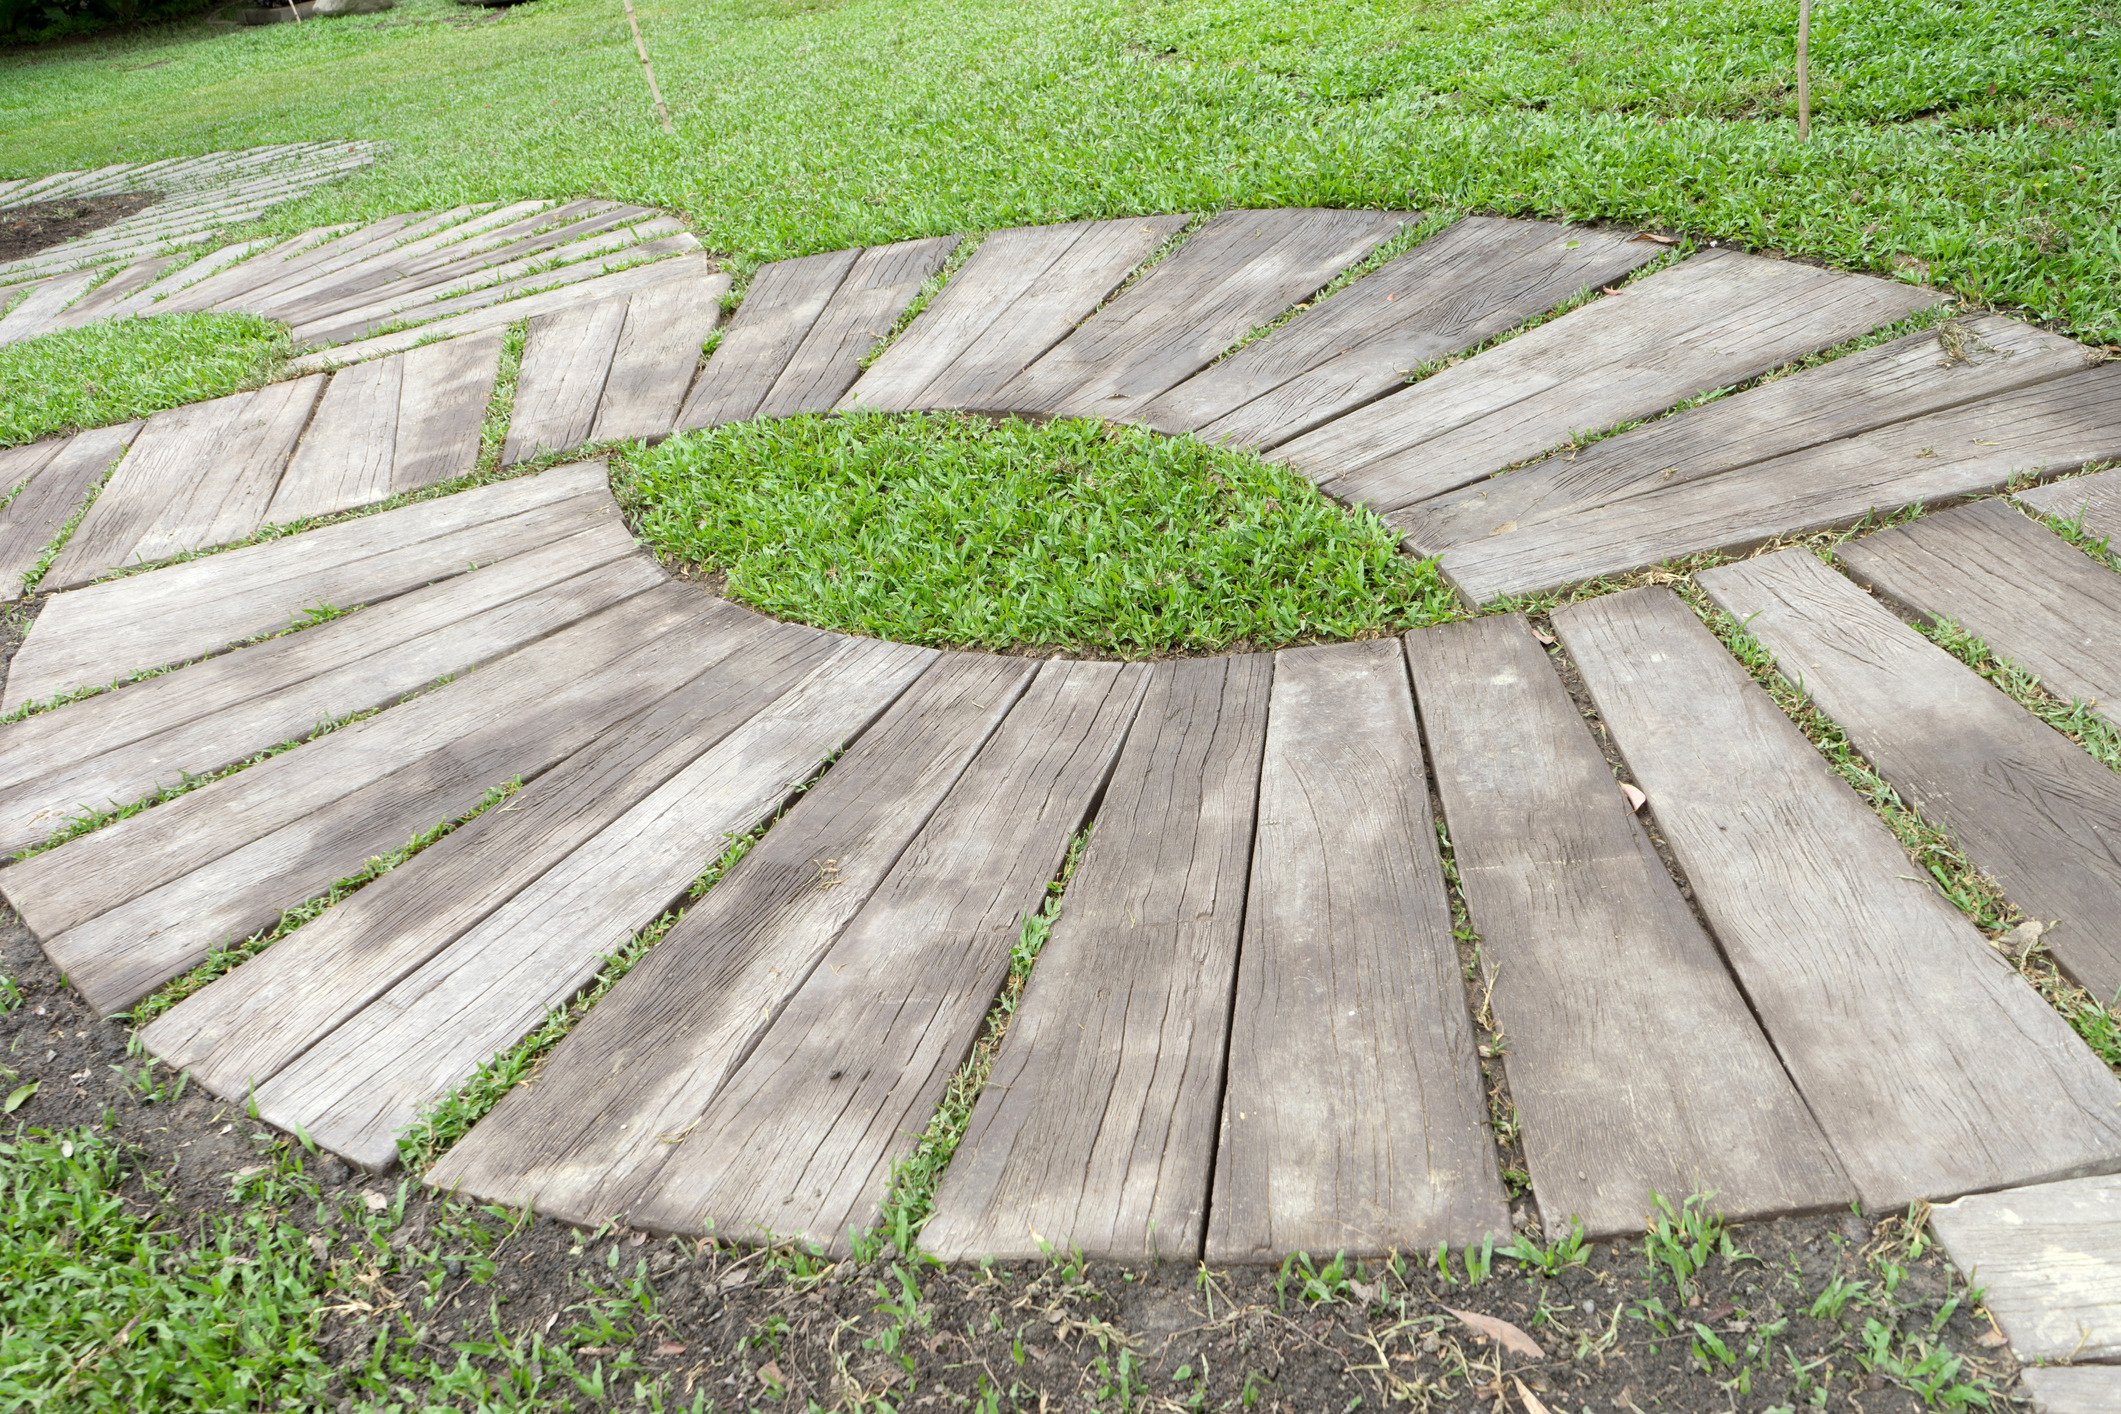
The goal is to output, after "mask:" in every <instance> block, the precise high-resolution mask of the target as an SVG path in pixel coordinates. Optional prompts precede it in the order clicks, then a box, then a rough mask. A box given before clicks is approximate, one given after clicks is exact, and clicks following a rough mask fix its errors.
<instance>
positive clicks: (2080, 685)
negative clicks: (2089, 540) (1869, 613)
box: [1836, 501, 2121, 720]
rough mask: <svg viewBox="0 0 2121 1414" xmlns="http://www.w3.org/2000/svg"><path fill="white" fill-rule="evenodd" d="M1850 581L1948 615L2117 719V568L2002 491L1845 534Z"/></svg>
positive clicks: (2059, 690)
mask: <svg viewBox="0 0 2121 1414" xmlns="http://www.w3.org/2000/svg"><path fill="white" fill-rule="evenodd" d="M1836 553H1837V555H1838V556H1839V558H1840V560H1841V563H1842V564H1843V565H1845V566H1847V567H1848V570H1849V573H1851V574H1853V575H1854V576H1855V577H1856V578H1857V579H1858V580H1859V581H1860V582H1862V583H1864V584H1866V585H1868V586H1869V587H1870V588H1871V589H1872V590H1873V591H1874V592H1877V593H1880V594H1883V595H1884V596H1885V597H1886V598H1887V599H1890V600H1892V601H1894V602H1895V603H1898V604H1902V605H1905V606H1907V607H1908V608H1909V609H1912V610H1913V611H1915V613H1917V614H1918V615H1921V616H1924V617H1927V618H1929V619H1930V620H1932V621H1944V620H1950V621H1953V622H1956V623H1957V624H1958V625H1959V626H1960V627H1961V628H1963V629H1965V630H1966V631H1967V632H1968V633H1971V634H1973V635H1974V636H1975V637H1977V638H1979V639H1981V640H1982V641H1983V642H1985V643H1986V644H1988V646H1989V648H1990V649H1991V650H1993V651H1994V652H1995V653H1996V654H1997V656H1999V657H2002V658H2006V659H2009V660H2010V661H2011V662H2013V663H2016V664H2017V665H2018V666H2020V667H2022V668H2025V669H2027V670H2028V671H2030V672H2032V673H2033V674H2035V675H2036V676H2038V677H2039V678H2040V680H2041V682H2042V683H2043V684H2044V685H2045V686H2046V687H2047V689H2048V690H2049V691H2050V692H2053V693H2055V694H2056V695H2057V696H2059V697H2062V698H2066V699H2073V700H2077V701H2082V702H2087V703H2090V704H2092V705H2093V706H2095V707H2097V708H2098V709H2099V712H2100V714H2101V715H2103V716H2105V717H2106V718H2108V719H2109V720H2121V575H2116V574H2115V573H2114V572H2113V571H2112V570H2110V569H2108V568H2106V567H2105V566H2104V565H2101V564H2099V563H2098V562H2096V561H2094V560H2093V559H2092V558H2091V557H2090V556H2089V555H2086V554H2085V553H2084V552H2083V551H2081V550H2079V549H2077V548H2076V547H2075V546H2074V545H2071V544H2070V543H2069V542H2068V541H2066V540H2064V539H2062V537H2060V536H2059V535H2055V534H2053V533H2052V532H2050V531H2049V530H2048V529H2047V528H2046V527H2045V526H2043V525H2041V524H2039V523H2038V522H2037V521H2034V520H2030V519H2028V518H2027V517H2026V516H2024V515H2022V514H2020V513H2019V512H2018V511H2016V510H2013V509H2012V508H2011V507H2010V505H2009V504H2008V503H2006V502H2003V501H1977V502H1975V503H1974V504H1972V505H1968V506H1959V507H1957V508H1955V509H1953V510H1948V511H1942V512H1939V513H1938V514H1936V515H1931V516H1924V517H1923V518H1922V519H1920V520H1918V521H1915V522H1913V523H1912V524H1909V525H1903V526H1898V527H1896V528H1894V529H1891V530H1886V531H1881V532H1880V533H1878V534H1876V535H1870V536H1865V537H1864V538H1863V539H1861V540H1854V541H1850V542H1849V543H1848V544H1846V545H1844V546H1842V547H1841V549H1840V550H1839V551H1837V552H1836Z"/></svg>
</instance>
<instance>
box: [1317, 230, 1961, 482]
mask: <svg viewBox="0 0 2121 1414" xmlns="http://www.w3.org/2000/svg"><path fill="white" fill-rule="evenodd" d="M1937 298H1938V297H1937V294H1936V292H1935V291H1934V290H1922V289H1916V288H1914V287H1913V286H1908V285H1898V284H1894V283H1893V282H1891V281H1887V280H1879V279H1874V278H1872V277H1870V276H1866V275H1844V274H1838V273H1836V272H1834V271H1829V270H1820V269H1816V268H1814V267H1812V266H1809V265H1799V264H1796V263H1795V262H1792V261H1783V260H1770V259H1767V258H1765V257H1761V256H1753V255H1741V254H1738V253H1735V252H1731V251H1722V250H1711V251H1706V252H1703V253H1702V254H1699V255H1696V256H1694V257H1693V258H1691V259H1689V260H1687V261H1684V262H1683V263H1681V264H1679V265H1677V266H1674V267H1673V268H1671V269H1669V270H1662V271H1659V272H1658V273H1656V274H1655V275H1652V276H1650V277H1649V278H1648V279H1646V280H1642V281H1640V282H1638V283H1636V284H1633V285H1629V286H1628V287H1627V288H1626V289H1625V290H1623V291H1622V292H1621V293H1619V294H1617V295H1609V296H1607V297H1606V298H1604V299H1600V300H1594V301H1593V302H1592V303H1590V304H1587V305H1585V306H1584V307H1582V308H1581V309H1577V310H1573V311H1571V312H1570V313H1568V314H1565V315H1563V316H1562V317H1561V318H1559V319H1556V320H1554V321H1553V322H1551V323H1548V324H1542V325H1540V326H1539V327H1538V328H1536V329H1531V330H1528V331H1527V332H1525V333H1523V334H1520V335H1518V336H1517V337H1516V338H1514V339H1511V340H1510V341H1509V342H1507V343H1505V344H1502V345H1499V346H1498V347H1496V348H1492V349H1489V350H1488V351H1487V352H1485V353H1482V354H1478V355H1476V356H1475V357H1473V358H1470V359H1468V360H1466V361H1465V362H1464V363H1460V364H1456V365H1454V366H1452V367H1450V368H1447V369H1445V370H1443V371H1442V372H1441V373H1438V374H1436V375H1435V376H1434V377H1431V378H1425V379H1423V380H1422V381H1421V382H1419V383H1416V384H1414V385H1413V386H1412V387H1410V388H1407V389H1405V390H1403V391H1401V392H1398V393H1394V394H1392V395H1391V396H1390V397H1386V398H1380V399H1379V400H1377V401H1376V402H1373V403H1369V404H1367V405H1365V406H1363V407H1361V408H1358V409H1357V410H1356V411H1354V412H1351V413H1349V414H1348V415H1347V416H1345V417H1340V418H1336V419H1334V420H1333V421H1332V422H1328V423H1326V424H1325V425H1324V426H1322V427H1319V428H1317V429H1315V430H1314V431H1311V432H1307V433H1305V434H1304V435H1303V436H1301V437H1298V438H1295V439H1294V440H1292V441H1290V442H1288V443H1286V444H1284V445H1283V446H1282V447H1281V448H1280V449H1279V455H1280V456H1282V457H1284V458H1285V459H1287V460H1288V461H1289V462H1290V463H1291V464H1292V465H1294V466H1295V467H1296V468H1297V469H1298V470H1299V471H1302V472H1304V473H1305V474H1306V475H1308V476H1310V477H1311V478H1312V479H1313V480H1315V481H1317V482H1318V483H1319V484H1320V486H1321V487H1323V488H1324V489H1325V490H1326V491H1327V492H1328V493H1329V494H1331V495H1333V496H1335V497H1338V498H1339V499H1341V500H1345V501H1354V502H1359V503H1361V504H1363V505H1367V506H1369V507H1370V508H1371V509H1373V510H1376V511H1378V512H1379V513H1384V512H1388V511H1396V510H1398V509H1400V508H1401V507H1403V506H1407V505H1411V504H1412V503H1414V502H1416V501H1421V500H1426V499H1427V498H1429V497H1431V496H1438V495H1442V494H1443V493H1445V492H1447V491H1452V490H1456V489H1457V488H1458V487H1460V486H1464V485H1467V484H1469V483H1471V482H1474V481H1477V480H1479V479H1480V478H1481V477H1483V476H1486V475H1488V474H1490V473H1492V472H1496V471H1500V470H1501V469H1502V468H1504V467H1506V466H1509V465H1512V464H1513V463H1516V462H1521V461H1525V460H1527V459H1529V458H1531V457H1535V456H1538V455H1540V454H1541V453H1543V452H1548V451H1552V450H1553V449H1554V448H1556V447H1558V446H1561V445H1562V444H1563V443H1565V442H1567V441H1568V440H1569V439H1570V438H1572V437H1574V436H1576V435H1578V434H1580V433H1582V432H1585V431H1588V430H1592V429H1596V428H1605V427H1613V426H1617V425H1619V424H1620V423H1624V422H1630V421H1633V420H1635V419H1637V418H1643V417H1648V416H1650V415H1651V414H1653V413H1658V412H1662V411H1664V410H1665V409H1666V408H1669V407H1671V406H1672V405H1673V404H1674V403H1677V402H1679V401H1681V400H1682V399H1684V398H1688V397H1691V396H1693V395H1694V394H1697V393H1704V392H1708V391H1709V390H1711V389H1714V388H1720V387H1724V386H1726V385H1728V384H1731V383H1736V382H1739V381H1741V380H1743V379H1746V378H1751V377H1753V376H1755V375H1757V374H1760V373H1765V372H1767V371H1768V370H1769V369H1771V368H1774V367H1776V366H1777V365H1779V364H1783V363H1787V362H1789V361H1790V360H1792V359H1795V358H1799V357H1802V356H1803V355H1805V354H1809V353H1814V352H1817V351H1818V350H1820V349H1823V348H1827V347H1829V346H1831V345H1833V344H1838V343H1840V342H1842V341H1843V340H1845V339H1851V338H1854V337H1855V336H1857V335H1859V334H1862V333H1865V332H1867V331H1869V330H1871V329H1873V328H1876V327H1877V326H1878V325H1880V324H1886V323H1890V322H1892V321H1893V320H1895V319H1900V318H1904V317H1906V316H1907V315H1910V314H1913V313H1914V312H1916V311H1917V310H1920V309H1923V308H1925V307H1927V306H1929V305H1933V304H1935V303H1936V302H1937Z"/></svg>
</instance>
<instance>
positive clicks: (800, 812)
mask: <svg viewBox="0 0 2121 1414" xmlns="http://www.w3.org/2000/svg"><path fill="white" fill-rule="evenodd" d="M1031 671H1032V665H1031V664H1029V663H1027V662H1026V661H1024V660H1022V659H1009V658H996V657H988V656H982V655H971V654H952V655H948V656H946V657H944V658H942V659H940V660H939V661H937V662H936V663H934V664H933V666H931V667H929V668H928V670H927V671H926V672H925V673H923V674H922V676H921V678H920V680H919V681H918V682H916V683H914V684H913V686H911V687H910V688H908V689H907V690H906V691H905V693H904V695H903V696H901V697H900V698H899V699H898V701H897V702H896V703H894V704H893V706H892V708H891V710H890V711H889V712H887V713H886V714H885V715H884V716H883V718H882V719H881V720H879V721H878V722H877V723H876V725H875V726H874V727H872V728H870V730H869V731H867V732H866V733H864V734H863V735H862V737H861V739H860V740H859V741H857V742H856V743H855V744H854V746H853V747H852V748H850V749H849V751H848V752H847V754H846V755H845V756H844V757H842V758H841V759H840V761H839V762H837V763H836V764H835V765H834V766H833V768H832V769H831V770H830V771H828V772H827V773H826V774H825V777H824V779H823V780H822V781H820V782H819V783H818V784H817V785H815V786H814V787H812V788H811V789H810V790H809V791H808V792H807V793H806V794H805V795H804V796H803V798H802V800H801V801H800V802H798V803H797V805H796V806H795V807H794V808H793V809H792V810H790V811H789V812H788V815H787V818H785V819H783V820H781V821H779V822H778V823H777V824H775V825H774V827H773V828H772V829H771V830H769V831H768V832H767V833H766V836H765V838H764V839H762V840H761V841H760V842H759V843H758V844H757V845H756V846H754V847H753V848H752V850H751V852H750V853H748V854H747V855H745V856H744V858H743V860H742V861H741V862H740V863H738V864H737V865H736V867H735V868H734V869H732V870H731V871H730V873H729V876H728V877H727V878H726V879H724V880H722V882H721V883H719V884H717V885H716V886H715V887H714V889H713V890H711V891H710V892H709V893H708V894H707V896H706V898H704V899H703V900H701V901H700V902H699V903H698V904H696V905H694V906H693V907H692V908H691V909H690V910H689V911H688V912H687V913H686V914H685V916H684V917H683V918H682V919H680V920H679V921H678V922H677V924H676V925H675V926H673V927H672V929H671V930H670V933H669V935H668V936H667V937H665V938H664V939H663V941H662V942H661V943H660V944H659V945H657V946H656V948H655V949H653V950H652V951H651V952H649V954H648V955H647V956H646V957H644V958H643V959H642V960H641V961H640V963H639V964H638V965H637V966H636V967H635V968H634V969H633V970H632V971H631V972H629V973H628V974H627V975H626V976H625V977H624V978H623V979H622V980H621V981H620V982H619V983H618V985H617V986H615V987H613V988H612V990H611V993H610V995H608V996H607V997H605V998H604V1000H603V1001H602V1002H600V1003H599V1004H598V1005H597V1007H596V1009H595V1010H594V1011H592V1012H591V1013H590V1014H589V1015H588V1016H587V1017H585V1018H584V1019H583V1021H582V1023H581V1025H579V1026H577V1027H576V1028H575V1029H574V1030H573V1031H572V1032H571V1033H569V1035H568V1036H567V1038H566V1039H565V1040H563V1041H562V1042H561V1043H560V1044H559V1046H558V1047H557V1048H555V1049H554V1051H553V1053H552V1054H551V1055H550V1056H549V1057H547V1058H546V1060H545V1062H544V1065H543V1067H542V1068H541V1071H540V1076H539V1083H538V1085H537V1086H536V1087H534V1088H519V1089H517V1090H515V1091H512V1092H511V1093H510V1094H509V1095H508V1096H507V1098H505V1099H504V1100H503V1101H502V1102H501V1103H500V1105H498V1106H497V1107H496V1108H495V1109H494V1112H493V1113H492V1114H491V1115H490V1116H488V1117H487V1118H486V1120H485V1121H484V1122H482V1123H481V1124H479V1125H478V1126H477V1127H475V1128H474V1129H473V1130H472V1132H471V1133H470V1134H469V1135H467V1136H466V1137H465V1138H464V1139H463V1140H462V1141H460V1142H459V1143H458V1144H457V1146H456V1147H455V1148H453V1149H452V1150H451V1151H450V1152H449V1154H448V1155H446V1156H445V1157H444V1158H443V1160H442V1161H441V1162H440V1163H438V1164H437V1165H436V1166H435V1167H434V1168H433V1169H432V1170H430V1171H429V1173H428V1175H427V1178H428V1181H429V1182H430V1183H433V1184H435V1185H437V1186H439V1187H443V1188H459V1187H461V1188H463V1189H465V1190H466V1191H469V1192H475V1193H482V1194H486V1193H490V1194H494V1195H499V1194H503V1193H506V1194H510V1195H519V1196H521V1197H522V1198H524V1199H526V1200H527V1199H531V1198H535V1200H536V1201H537V1203H538V1204H539V1205H540V1207H542V1208H544V1209H545V1210H547V1211H550V1212H554V1213H588V1212H608V1211H611V1209H612V1207H613V1206H614V1204H616V1203H621V1202H623V1200H624V1195H625V1194H627V1193H628V1192H629V1191H631V1188H632V1186H633V1185H634V1184H636V1183H637V1182H639V1181H640V1180H641V1179H642V1178H643V1177H644V1176H646V1175H649V1174H652V1172H653V1171H654V1170H655V1169H656V1168H658V1167H660V1165H661V1164H662V1163H663V1162H664V1160H665V1158H666V1157H667V1154H666V1150H667V1148H668V1145H666V1144H665V1142H664V1138H665V1136H667V1135H670V1134H671V1133H673V1132H674V1131H677V1130H679V1129H681V1128H682V1126H683V1125H685V1124H687V1123H689V1122H691V1121H692V1120H693V1119H695V1118H697V1117H698V1115H699V1113H700V1111H701V1108H702V1107H703V1106H704V1105H705V1104H706V1102H707V1100H708V1098H709V1097H710V1096H712V1095H713V1093H714V1091H715V1090H716V1088H718V1087H719V1085H720V1084H721V1082H722V1081H723V1079H724V1078H725V1077H726V1076H727V1075H728V1074H729V1072H730V1070H731V1069H732V1068H733V1067H734V1066H735V1065H736V1064H737V1063H738V1062H739V1061H740V1060H741V1059H742V1058H743V1056H744V1054H745V1052H746V1050H748V1048H749V1045H750V1042H751V1040H752V1038H753V1037H755V1036H756V1035H757V1033H758V1031H759V1030H760V1029H761V1028H762V1027H764V1026H765V1025H766V1024H767V1023H769V1022H770V1021H771V1020H772V1019H773V1017H774V1016H775V1014H776V1013H778V1012H779V1010H780V1008H781V1006H782V1005H783V1003H784V1002H785V1000H786V998H787V997H788V996H789V994H791V993H792V992H794V991H795V989H796V988H797V987H798V986H800V985H801V983H802V981H803V979H804V977H805V976H807V975H808V974H809V972H810V971H811V969H812V968H813V967H814V966H815V965H816V963H817V960H818V959H819V957H821V956H822V955H823V954H824V952H825V950H826V948H827V947H829V946H830V945H831V942H832V940H833V939H834V938H835V937H836V936H838V934H839V932H840V930H841V929H842V928H844V927H845V926H846V923H847V921H848V920H849V919H850V918H852V917H853V916H854V915H855V914H856V913H857V912H858V911H860V909H861V908H862V906H863V904H864V902H865V901H866V900H867V899H868V898H869V897H870V895H871V894H872V893H873V892H874V891H875V890H876V888H877V886H878V884H879V883H881V882H882V880H883V879H884V877H885V875H886V874H887V873H888V872H889V871H890V869H891V868H892V866H893V865H894V864H896V863H897V862H898V860H899V858H900V857H901V855H902V854H903V853H904V851H905V850H906V847H907V844H908V842H909V841H910V840H911V839H912V838H913V837H914V835H915V834H916V833H917V832H918V831H919V830H920V828H921V826H922V824H923V823H924V822H925V821H926V820H927V819H928V818H929V816H930V815H931V814H932V813H933V812H934V810H935V808H936V806H937V804H938V803H939V802H940V801H941V800H942V798H943V796H944V795H945V794H946V793H947V792H948V791H949V789H950V787H951V785H952V784H953V783H954V782H955V781H956V780H957V779H958V778H959V776H960V775H962V773H963V772H964V770H965V767H966V764H967V762H968V761H970V759H971V758H972V756H973V755H974V753H975V752H977V751H978V749H979V747H980V745H981V743H983V742H984V741H986V740H987V739H988V738H989V737H990V736H991V735H992V734H993V732H994V730H995V727H996V726H997V725H998V724H999V723H1000V721H1001V720H1002V719H1003V717H1005V716H1006V715H1007V714H1008V712H1009V710H1010V708H1011V706H1012V705H1013V704H1014V703H1015V702H1016V700H1017V699H1018V697H1019V695H1020V694H1021V693H1022V692H1023V690H1024V685H1025V683H1026V681H1027V680H1028V679H1029V678H1030V676H1031ZM614 1066H623V1067H624V1068H625V1070H626V1071H627V1073H628V1076H629V1083H628V1085H627V1087H626V1088H625V1090H624V1091H622V1092H619V1093H614V1092H613V1091H612V1089H611V1086H610V1083H609V1079H608V1077H609V1076H610V1074H611V1072H612V1069H613V1067H614Z"/></svg>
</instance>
